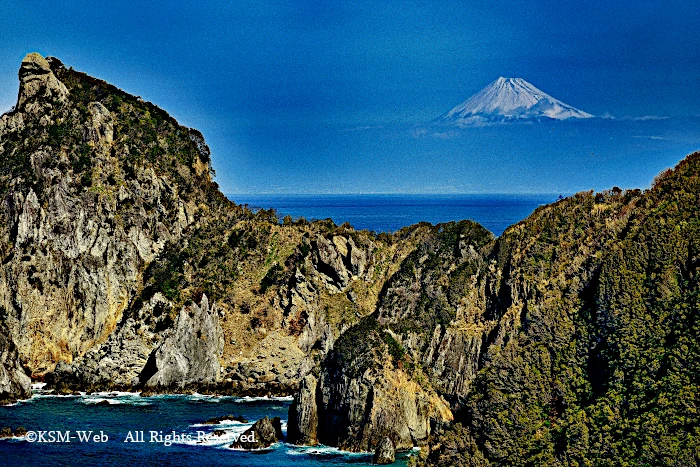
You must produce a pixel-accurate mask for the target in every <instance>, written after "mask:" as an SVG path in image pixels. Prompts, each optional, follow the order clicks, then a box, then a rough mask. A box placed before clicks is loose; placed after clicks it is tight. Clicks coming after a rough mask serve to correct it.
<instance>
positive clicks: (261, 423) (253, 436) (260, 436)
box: [230, 417, 282, 450]
mask: <svg viewBox="0 0 700 467" xmlns="http://www.w3.org/2000/svg"><path fill="white" fill-rule="evenodd" d="M244 440H245V441H244ZM281 440H282V422H281V420H280V418H279V417H275V418H272V419H270V418H268V417H265V418H261V419H260V420H258V421H257V422H255V423H254V424H253V426H252V427H250V428H248V429H247V430H246V431H245V432H243V434H242V435H241V436H240V437H239V438H238V440H237V441H236V442H234V443H232V444H231V445H230V447H231V448H234V449H246V450H252V449H264V448H269V447H270V446H272V445H273V444H275V443H276V442H278V441H281Z"/></svg>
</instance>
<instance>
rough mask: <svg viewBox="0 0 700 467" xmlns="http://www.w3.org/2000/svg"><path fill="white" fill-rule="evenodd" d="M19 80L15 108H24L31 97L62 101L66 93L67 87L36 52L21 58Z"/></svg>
mask: <svg viewBox="0 0 700 467" xmlns="http://www.w3.org/2000/svg"><path fill="white" fill-rule="evenodd" d="M19 81H20V91H19V96H18V98H17V108H24V107H25V104H26V103H27V102H28V101H30V100H31V99H33V98H37V97H38V98H43V99H47V100H57V101H62V100H65V98H66V96H67V95H68V89H67V88H66V86H65V85H64V84H63V83H61V82H60V81H59V80H58V79H57V78H56V76H55V75H54V74H53V71H51V66H50V65H49V62H48V61H47V60H46V59H45V58H44V57H42V56H41V55H39V54H38V53H36V52H32V53H30V54H28V55H27V56H26V57H24V59H23V60H22V66H21V68H20V69H19ZM38 107H40V106H38Z"/></svg>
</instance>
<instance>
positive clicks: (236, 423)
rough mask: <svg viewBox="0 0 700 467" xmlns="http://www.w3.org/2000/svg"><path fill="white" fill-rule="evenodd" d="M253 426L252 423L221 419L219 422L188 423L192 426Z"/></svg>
mask: <svg viewBox="0 0 700 467" xmlns="http://www.w3.org/2000/svg"><path fill="white" fill-rule="evenodd" d="M243 425H245V426H253V424H252V423H243V422H239V421H237V420H228V419H226V420H221V421H219V423H195V424H194V425H190V427H192V428H206V427H212V428H214V427H231V426H243Z"/></svg>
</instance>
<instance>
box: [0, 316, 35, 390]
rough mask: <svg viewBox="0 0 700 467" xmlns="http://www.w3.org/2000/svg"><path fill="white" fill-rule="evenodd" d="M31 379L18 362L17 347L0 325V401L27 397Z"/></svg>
mask: <svg viewBox="0 0 700 467" xmlns="http://www.w3.org/2000/svg"><path fill="white" fill-rule="evenodd" d="M30 389H31V380H30V379H29V376H27V375H26V374H25V373H24V370H23V369H22V366H21V365H20V362H19V355H18V353H17V348H16V347H15V345H14V342H12V339H11V338H10V337H9V336H7V335H6V330H4V329H2V326H0V402H2V401H12V400H15V399H22V398H26V397H29V395H30Z"/></svg>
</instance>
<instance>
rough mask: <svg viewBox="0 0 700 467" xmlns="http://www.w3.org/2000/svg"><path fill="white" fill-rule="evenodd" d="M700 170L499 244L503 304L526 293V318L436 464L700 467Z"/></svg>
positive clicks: (556, 208)
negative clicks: (699, 213) (502, 272)
mask: <svg viewBox="0 0 700 467" xmlns="http://www.w3.org/2000/svg"><path fill="white" fill-rule="evenodd" d="M699 177H700V154H695V155H692V156H689V157H688V158H687V159H686V160H685V161H683V162H682V163H681V164H680V165H679V166H678V167H677V168H676V169H675V170H674V171H672V172H671V171H670V172H667V173H665V174H663V175H662V176H661V177H659V178H658V179H657V180H656V182H655V185H654V187H653V188H652V189H650V190H648V191H647V192H645V193H641V192H639V191H630V192H622V191H620V190H613V191H611V192H609V193H603V194H599V195H597V196H594V195H593V194H592V193H583V194H579V195H577V196H575V197H573V198H571V199H568V200H564V201H562V202H559V203H556V204H554V205H551V206H547V207H543V208H541V209H540V210H538V211H537V212H536V213H535V214H534V215H533V216H531V217H530V218H529V219H528V220H526V221H524V222H523V223H521V224H518V225H516V226H514V227H512V228H510V229H509V230H508V231H507V232H506V233H505V234H504V235H503V236H502V237H501V238H500V239H499V240H498V242H497V244H496V246H495V248H494V253H492V258H493V259H494V260H495V261H497V263H498V264H499V266H500V267H502V268H503V271H504V276H503V278H502V280H501V282H500V288H499V289H498V290H497V291H494V293H493V294H492V298H491V302H492V303H491V305H490V308H491V310H492V312H493V313H495V314H498V313H502V312H504V310H505V309H507V308H508V307H511V306H512V305H513V303H512V301H513V300H514V298H515V299H516V300H521V302H522V303H521V304H520V305H521V306H522V314H521V323H520V325H519V327H518V328H517V330H516V331H514V332H513V335H512V338H511V339H510V340H509V341H508V342H507V343H506V344H505V345H504V346H503V348H502V350H501V351H500V352H498V353H495V354H494V355H492V356H491V358H490V361H488V362H485V364H484V366H483V368H482V370H481V371H480V372H479V374H478V375H477V378H476V380H475V381H474V384H473V386H472V390H471V392H470V396H469V400H468V403H467V404H466V405H465V407H464V409H463V410H461V411H460V413H458V414H457V419H458V421H459V422H460V423H459V424H457V425H454V426H452V427H451V428H448V429H446V430H443V431H442V432H441V434H439V435H438V436H436V437H435V443H434V446H433V448H434V449H433V451H432V453H431V455H430V457H429V459H428V462H429V463H431V464H437V465H503V466H506V465H507V466H516V465H547V466H551V465H566V466H624V465H629V466H689V465H697V464H698V463H699V462H700V420H699V419H698V407H699V406H700V386H699V384H700V346H699V345H698V336H699V335H700V333H699V331H700V316H699V309H700V299H699V298H698V265H699V263H700V251H699V250H700V231H699V230H698V225H699V222H700V220H699V219H698V206H700V183H699ZM514 287H515V288H517V289H519V290H518V291H517V293H513V290H512V288H514ZM506 289H507V290H506Z"/></svg>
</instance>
